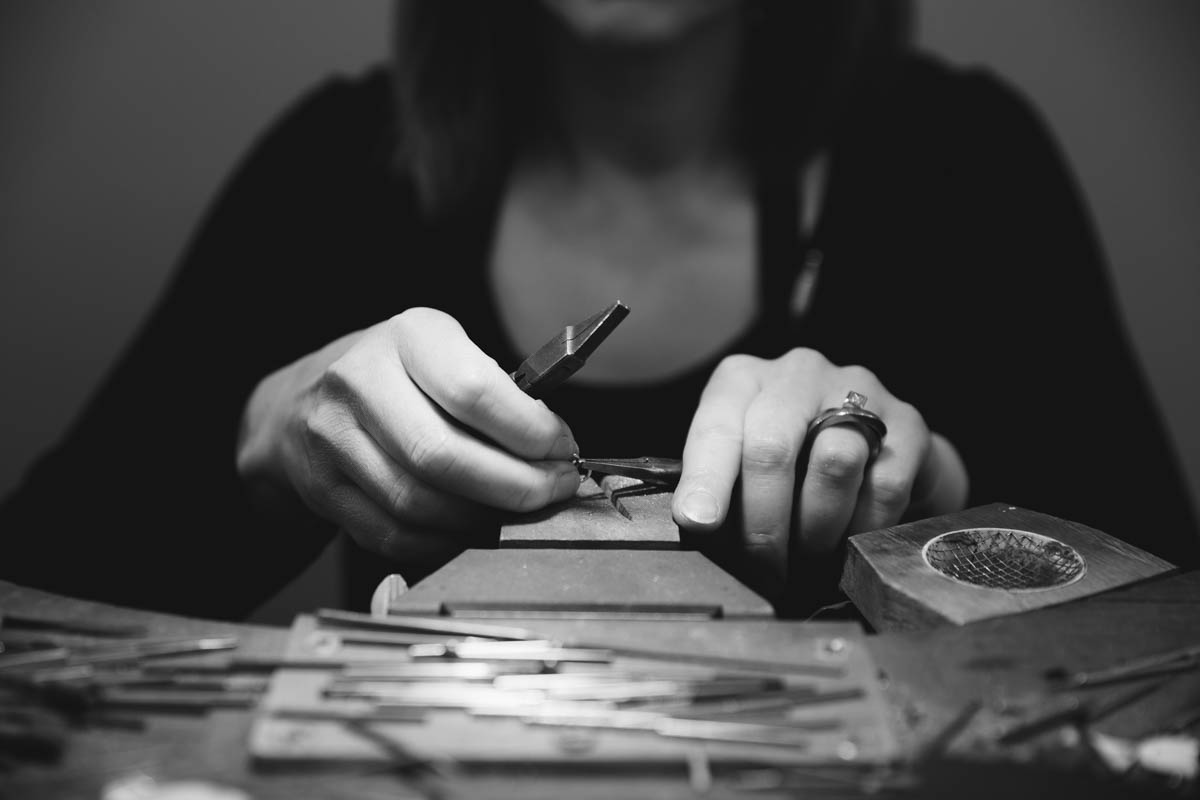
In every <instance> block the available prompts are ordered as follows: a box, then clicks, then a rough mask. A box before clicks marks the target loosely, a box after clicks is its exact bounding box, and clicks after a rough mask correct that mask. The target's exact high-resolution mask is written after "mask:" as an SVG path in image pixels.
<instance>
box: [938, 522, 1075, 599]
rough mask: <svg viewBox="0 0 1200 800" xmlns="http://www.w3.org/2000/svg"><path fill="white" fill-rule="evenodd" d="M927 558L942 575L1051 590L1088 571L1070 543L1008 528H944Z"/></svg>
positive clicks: (998, 586)
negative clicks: (959, 529)
mask: <svg viewBox="0 0 1200 800" xmlns="http://www.w3.org/2000/svg"><path fill="white" fill-rule="evenodd" d="M925 560H926V561H927V562H928V563H929V566H931V567H933V568H934V569H936V570H937V571H938V572H940V573H942V574H943V575H948V576H950V577H951V578H955V579H956V580H960V581H962V582H963V583H969V584H972V585H974V586H986V587H988V588H991V589H1049V588H1050V587H1052V586H1061V585H1063V584H1066V583H1070V582H1072V581H1074V580H1076V579H1078V578H1079V577H1080V576H1081V575H1082V574H1083V570H1084V562H1083V557H1082V556H1080V555H1079V553H1078V552H1076V551H1075V548H1073V547H1071V546H1070V545H1066V544H1063V543H1062V542H1060V541H1058V540H1057V539H1051V538H1050V537H1048V536H1041V535H1040V534H1036V533H1028V532H1025V531H1014V530H1008V529H1006V528H971V529H968V530H962V531H951V532H950V533H944V534H942V535H941V536H939V537H937V538H936V539H932V540H930V542H929V543H928V544H927V545H925Z"/></svg>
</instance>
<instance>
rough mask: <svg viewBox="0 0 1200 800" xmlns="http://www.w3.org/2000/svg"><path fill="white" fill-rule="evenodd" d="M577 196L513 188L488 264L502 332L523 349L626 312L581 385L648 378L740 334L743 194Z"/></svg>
mask: <svg viewBox="0 0 1200 800" xmlns="http://www.w3.org/2000/svg"><path fill="white" fill-rule="evenodd" d="M607 189H608V191H604V190H601V191H598V192H593V193H587V192H586V187H579V188H578V192H584V194H582V195H581V194H579V193H577V192H572V191H569V190H566V189H560V190H559V191H557V192H555V191H549V190H547V188H546V187H545V186H538V185H535V186H526V185H523V184H522V182H521V181H520V180H517V181H514V183H513V184H512V185H511V186H510V187H509V190H508V191H507V192H506V193H505V194H504V195H503V198H502V201H501V203H500V207H499V213H498V216H497V220H496V228H495V234H494V236H493V239H492V247H491V251H490V253H489V256H488V262H487V270H488V278H489V281H488V284H489V286H490V289H491V292H492V300H493V302H494V303H495V307H496V311H497V316H498V318H499V321H500V324H501V327H502V329H503V331H504V332H505V334H506V335H507V337H508V339H509V341H510V342H511V344H512V345H513V346H514V347H515V348H516V349H517V350H518V352H531V351H533V350H534V349H536V348H537V347H538V346H540V345H541V344H542V343H543V342H544V341H545V340H546V338H547V337H548V336H549V335H550V334H552V333H553V332H555V331H557V330H559V329H560V328H561V327H562V325H563V324H564V323H569V322H574V321H577V320H581V319H584V318H586V317H588V316H590V315H591V314H594V313H595V312H596V311H598V310H600V309H602V308H604V307H605V306H607V305H609V304H611V303H612V302H613V301H614V300H618V299H619V300H622V301H623V302H625V303H626V305H628V306H629V307H630V309H631V314H630V316H629V318H628V319H627V320H626V321H625V322H624V323H623V324H622V326H621V328H620V329H619V330H618V332H617V333H614V334H613V336H612V337H610V339H609V340H608V341H607V342H606V343H605V345H604V347H603V348H600V350H598V351H597V352H596V353H595V354H594V355H593V356H592V357H591V358H590V359H589V362H588V363H589V366H588V368H587V373H586V375H584V376H581V378H582V380H583V381H585V382H593V383H630V382H641V381H654V380H659V379H663V378H667V377H671V376H673V375H678V374H680V373H683V372H686V371H687V370H688V369H690V368H694V367H695V366H697V365H698V364H701V363H703V362H705V361H707V360H709V359H710V358H712V356H713V355H714V354H715V353H718V352H720V351H722V350H723V349H725V347H726V346H727V345H728V344H730V343H731V342H733V341H734V340H735V339H737V338H738V336H739V335H741V334H742V333H743V332H744V331H745V330H746V329H747V328H748V327H749V326H750V325H751V323H752V322H753V320H754V318H755V316H756V312H757V310H758V293H757V287H758V281H757V276H758V269H757V261H758V237H757V225H756V214H755V210H754V205H753V202H752V200H751V197H750V193H749V192H740V191H717V192H709V193H708V194H707V195H706V194H705V193H704V192H703V191H702V188H701V187H693V188H692V189H691V190H690V191H689V190H688V186H686V185H683V186H679V187H677V190H674V191H672V190H664V191H659V192H651V193H648V194H644V193H639V192H636V191H625V192H621V191H619V190H618V191H613V190H612V188H611V187H607Z"/></svg>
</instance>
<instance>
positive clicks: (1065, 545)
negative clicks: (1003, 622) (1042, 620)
mask: <svg viewBox="0 0 1200 800" xmlns="http://www.w3.org/2000/svg"><path fill="white" fill-rule="evenodd" d="M1173 569H1174V566H1173V565H1172V564H1170V563H1168V562H1166V561H1164V560H1162V559H1161V558H1158V557H1157V556H1154V555H1151V554H1150V553H1147V552H1145V551H1143V550H1140V549H1138V548H1137V547H1134V546H1133V545H1130V544H1128V543H1126V542H1123V541H1121V540H1120V539H1117V538H1115V537H1113V536H1110V535H1108V534H1106V533H1104V532H1102V531H1098V530H1096V529H1094V528H1089V527H1087V526H1086V525H1081V524H1079V523H1077V522H1070V521H1068V520H1064V519H1058V518H1057V517H1052V516H1049V515H1046V514H1039V513H1037V512H1035V511H1029V510H1027V509H1023V508H1017V507H1016V506H1010V505H1005V504H999V503H998V504H994V505H989V506H980V507H978V508H971V509H967V510H966V511H961V512H959V513H957V514H948V515H946V516H942V517H934V518H932V519H926V520H920V521H918V522H913V523H909V524H907V525H898V526H895V527H892V528H885V529H883V530H878V531H872V532H870V533H864V534H860V535H858V536H852V537H850V540H849V543H848V552H847V556H846V566H845V570H844V572H843V574H842V583H841V586H842V589H843V591H845V592H846V594H847V595H848V596H849V597H850V599H851V600H852V601H853V602H854V604H855V605H856V606H857V607H858V609H859V611H861V612H862V614H863V616H864V617H866V619H867V620H868V621H869V622H870V623H871V624H872V625H873V626H874V627H875V628H876V630H879V631H892V630H915V629H922V628H931V627H935V626H938V625H945V624H954V625H963V624H965V623H968V622H975V621H977V620H981V619H988V618H990V617H999V616H1005V615H1007V614H1016V613H1020V612H1022V611H1031V610H1033V609H1037V608H1044V607H1046V606H1052V605H1056V604H1058V603H1064V602H1066V601H1068V600H1075V599H1078V598H1081V597H1087V596H1090V595H1093V594H1097V593H1099V592H1104V591H1107V590H1109V589H1115V588H1117V587H1118V586H1125V585H1127V584H1130V583H1133V582H1135V581H1140V580H1144V579H1146V578H1150V577H1153V576H1155V575H1160V574H1163V573H1166V572H1170V571H1172V570H1173Z"/></svg>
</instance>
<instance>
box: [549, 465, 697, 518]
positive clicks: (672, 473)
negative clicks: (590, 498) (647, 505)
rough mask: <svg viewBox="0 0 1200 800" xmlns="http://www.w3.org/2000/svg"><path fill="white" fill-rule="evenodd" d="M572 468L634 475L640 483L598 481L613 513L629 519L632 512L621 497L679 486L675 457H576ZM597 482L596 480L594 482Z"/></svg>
mask: <svg viewBox="0 0 1200 800" xmlns="http://www.w3.org/2000/svg"><path fill="white" fill-rule="evenodd" d="M573 463H574V464H575V468H576V469H578V470H579V471H580V473H582V474H585V475H586V474H588V473H591V472H596V473H599V474H602V475H620V476H621V477H625V478H634V479H636V480H640V481H641V483H638V484H634V485H633V486H622V487H620V488H616V489H614V488H611V487H608V486H606V485H603V484H601V488H602V489H603V490H604V494H605V496H606V497H607V498H608V500H609V502H610V503H612V506H613V508H615V509H616V510H617V512H618V513H619V514H620V515H621V516H622V517H624V518H625V519H627V520H629V521H630V522H632V521H633V515H632V514H630V513H629V510H628V509H626V508H625V504H624V503H622V502H621V498H623V497H634V496H637V495H644V494H658V493H659V492H668V491H671V490H672V489H674V488H675V487H676V486H678V485H679V476H680V474H681V473H682V472H683V462H682V461H680V460H679V459H678V458H656V457H654V456H641V457H640V458H578V457H576V458H575V459H573ZM597 482H598V483H599V481H597Z"/></svg>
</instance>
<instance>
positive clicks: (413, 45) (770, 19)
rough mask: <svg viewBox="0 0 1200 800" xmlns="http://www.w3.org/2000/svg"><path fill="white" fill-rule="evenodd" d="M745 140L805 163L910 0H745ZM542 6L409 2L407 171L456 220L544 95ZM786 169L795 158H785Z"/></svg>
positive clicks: (435, 207)
mask: <svg viewBox="0 0 1200 800" xmlns="http://www.w3.org/2000/svg"><path fill="white" fill-rule="evenodd" d="M743 5H744V13H745V14H746V15H747V24H746V26H745V28H746V36H747V42H746V47H745V62H744V65H743V70H742V75H741V78H740V81H741V83H740V90H739V91H740V103H741V105H742V108H743V111H742V122H743V129H742V137H743V143H744V147H745V150H746V153H747V155H748V157H749V158H751V159H752V160H753V161H755V162H757V163H764V162H766V163H771V164H776V165H777V164H779V163H780V159H787V160H790V161H791V162H792V163H799V160H800V159H802V158H803V157H804V156H805V155H806V154H807V153H810V152H811V151H813V150H814V149H816V148H818V147H820V146H821V145H822V144H823V143H825V142H828V141H830V140H831V139H832V138H833V137H834V136H835V135H836V130H837V126H838V124H839V122H840V120H842V119H843V118H844V117H845V113H846V110H847V108H848V107H849V106H850V105H851V104H852V103H853V101H854V98H855V97H856V96H858V95H859V94H860V93H861V92H862V91H864V90H865V89H866V88H867V87H869V86H871V85H873V84H875V83H876V82H877V79H878V78H879V77H881V76H882V75H884V74H886V71H887V70H886V67H887V63H888V61H889V59H890V57H891V56H892V55H894V54H895V53H896V52H898V51H899V50H900V49H901V48H902V47H903V45H904V44H905V43H906V42H907V39H908V33H909V20H910V17H911V12H910V7H909V3H908V2H907V0H744V3H743ZM542 13H545V12H543V11H542V9H541V8H540V7H539V6H538V4H537V3H536V2H535V0H503V1H502V2H498V1H497V0H399V2H398V4H397V13H396V23H395V40H394V58H393V68H394V81H393V82H394V86H395V95H396V97H395V102H396V106H397V114H396V120H397V130H396V136H397V142H396V144H397V148H396V156H397V164H398V166H399V167H400V168H401V169H403V170H405V171H406V172H408V173H409V174H410V175H411V176H412V179H413V180H414V182H415V185H416V190H417V194H418V198H419V201H420V203H421V205H422V207H423V208H425V209H426V210H427V211H428V212H429V213H430V214H432V215H435V216H440V215H444V214H446V213H451V212H453V211H455V210H457V209H460V208H462V207H463V206H466V205H468V204H469V203H470V201H471V200H472V198H474V197H478V196H479V195H480V192H479V190H480V189H481V188H483V187H488V186H492V185H494V182H495V181H497V180H499V179H500V178H501V176H502V175H503V173H504V170H505V169H506V167H507V164H508V161H509V159H510V158H511V156H512V154H513V152H514V150H515V147H516V144H517V142H518V141H519V140H520V137H521V134H522V126H524V125H526V124H528V122H529V120H531V119H533V118H535V115H536V114H535V112H536V111H537V108H536V106H537V102H538V98H539V92H540V89H541V87H542V86H543V81H542V79H541V77H540V76H541V71H540V70H541V67H542V64H541V62H540V60H539V59H540V54H539V48H538V45H539V42H538V37H539V29H540V27H541V24H542V20H541V19H540V18H539V15H540V14H542ZM783 163H784V164H787V163H788V161H784V162H783Z"/></svg>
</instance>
